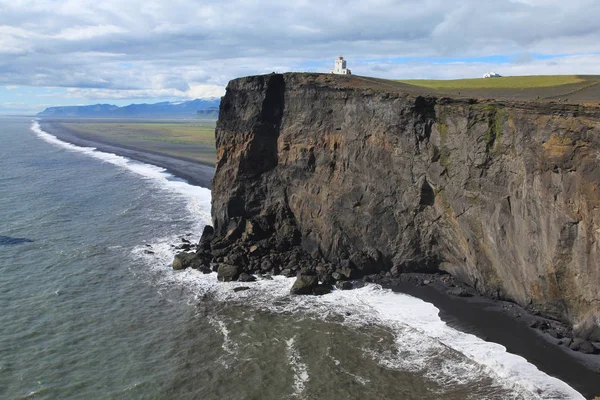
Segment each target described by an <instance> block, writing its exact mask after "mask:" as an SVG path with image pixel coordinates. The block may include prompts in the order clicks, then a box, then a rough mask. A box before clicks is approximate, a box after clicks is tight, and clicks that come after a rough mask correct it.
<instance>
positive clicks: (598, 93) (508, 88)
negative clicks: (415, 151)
mask: <svg viewBox="0 0 600 400" xmlns="http://www.w3.org/2000/svg"><path fill="white" fill-rule="evenodd" d="M394 82H397V83H398V84H404V85H409V86H411V87H413V88H421V89H423V90H430V91H432V92H433V93H437V94H442V95H448V96H459V97H472V98H488V99H496V100H551V101H556V100H561V101H570V102H578V103H598V102H600V76H599V75H535V76H507V77H501V78H487V79H486V78H477V79H456V80H425V79H409V80H394Z"/></svg>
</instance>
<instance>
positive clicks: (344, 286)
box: [335, 281, 354, 290]
mask: <svg viewBox="0 0 600 400" xmlns="http://www.w3.org/2000/svg"><path fill="white" fill-rule="evenodd" d="M335 287H337V288H338V289H340V290H351V289H352V288H353V287H354V285H352V282H349V281H341V282H338V283H337V284H336V285H335Z"/></svg>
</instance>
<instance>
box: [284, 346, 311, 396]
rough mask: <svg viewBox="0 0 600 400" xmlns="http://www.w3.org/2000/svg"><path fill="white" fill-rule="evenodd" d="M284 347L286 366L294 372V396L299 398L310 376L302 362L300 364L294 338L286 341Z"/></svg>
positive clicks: (300, 360) (300, 359)
mask: <svg viewBox="0 0 600 400" xmlns="http://www.w3.org/2000/svg"><path fill="white" fill-rule="evenodd" d="M285 345H286V353H287V357H288V364H289V365H290V367H291V368H292V371H293V372H294V396H295V397H300V396H302V393H304V390H305V389H306V383H307V382H308V380H309V379H310V375H308V367H307V366H306V364H305V363H304V362H302V358H301V357H300V353H299V352H298V349H297V348H296V338H295V337H293V338H290V339H288V340H286V342H285Z"/></svg>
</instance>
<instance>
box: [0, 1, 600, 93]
mask: <svg viewBox="0 0 600 400" xmlns="http://www.w3.org/2000/svg"><path fill="white" fill-rule="evenodd" d="M598 15H600V2H598V1H596V0H570V1H568V2H565V1H558V0H543V1H542V0H494V1H493V2H492V1H481V0H454V1H448V0H405V1H401V2H399V1H395V0H371V1H368V2H365V1H357V0H346V1H341V0H321V1H319V2H315V1H310V0H298V1H294V2H281V1H279V0H277V1H276V0H232V1H227V2H224V1H221V0H204V1H202V2H196V1H187V0H186V1H184V0H170V1H168V2H165V1H162V0H130V1H126V2H123V1H122V0H103V1H97V0H93V1H92V0H62V1H59V2H56V1H52V0H20V1H14V0H0V85H4V86H10V85H17V86H38V87H65V88H76V89H77V90H78V91H76V92H69V95H70V96H74V95H78V96H81V97H82V98H84V99H91V96H99V97H96V98H108V97H104V96H115V97H112V98H123V96H132V97H131V98H141V97H143V96H147V95H152V96H167V97H181V98H189V97H190V96H195V95H198V96H200V95H210V96H213V95H216V94H217V93H221V92H222V90H223V88H224V87H225V85H226V83H227V81H228V80H230V79H232V78H235V77H237V76H243V75H250V74H260V73H267V72H271V71H277V72H283V71H290V70H306V69H308V70H313V71H315V70H316V71H323V72H325V71H328V70H329V69H330V67H331V66H330V64H331V63H332V60H333V58H334V57H335V56H337V55H339V54H340V53H341V54H344V56H346V58H347V59H349V62H350V67H351V68H352V69H353V72H354V73H359V74H365V75H374V76H381V77H396V78H403V77H416V76H417V75H418V77H427V78H459V77H464V76H479V75H481V74H482V73H483V72H486V71H487V70H490V69H493V70H496V69H502V72H504V74H508V73H515V74H517V73H538V71H544V72H545V73H594V72H597V71H598V70H597V69H593V66H592V64H591V62H597V57H596V56H595V55H594V53H600V41H598V40H597V38H598V37H599V35H600V24H598V23H597V16H598ZM538 54H543V55H545V56H549V57H552V56H560V57H559V58H555V59H552V60H551V61H550V60H538V59H536V57H535V55H538ZM493 55H506V56H510V57H511V58H512V59H513V60H514V61H515V62H514V63H508V64H506V65H504V64H503V65H500V66H498V64H497V63H496V64H486V63H483V64H481V63H477V62H465V63H464V64H452V63H447V64H444V65H441V64H439V63H432V62H427V61H423V60H427V59H436V60H439V59H441V58H469V57H485V56H493ZM565 56H566V57H565ZM399 58H402V59H408V61H403V62H397V61H391V60H396V59H399ZM369 60H379V61H378V62H371V63H370V62H369ZM411 60H413V61H411ZM414 60H416V61H414ZM590 60H591V61H590ZM553 63H555V64H553ZM578 63H580V64H578ZM500 67H501V68H500ZM482 70H483V72H482ZM507 71H508V72H507Z"/></svg>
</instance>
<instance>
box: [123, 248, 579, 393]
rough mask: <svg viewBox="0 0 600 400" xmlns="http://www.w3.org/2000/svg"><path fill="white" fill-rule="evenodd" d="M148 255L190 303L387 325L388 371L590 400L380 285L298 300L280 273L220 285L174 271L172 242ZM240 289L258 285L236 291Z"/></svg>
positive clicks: (212, 278)
mask: <svg viewBox="0 0 600 400" xmlns="http://www.w3.org/2000/svg"><path fill="white" fill-rule="evenodd" d="M143 250H144V247H139V248H138V249H136V250H134V252H133V253H134V256H135V257H141V258H144V259H145V261H146V264H147V265H149V266H150V268H151V269H152V270H153V271H154V272H155V273H157V274H159V275H160V278H159V282H160V284H161V285H169V286H171V285H176V286H178V287H181V288H183V289H184V290H187V291H188V293H189V294H190V301H189V303H190V304H197V303H198V301H201V299H202V298H204V296H206V295H209V296H210V297H211V298H212V299H214V300H217V301H219V302H222V303H232V304H243V305H244V306H246V307H253V308H254V309H257V310H265V311H270V312H275V313H290V312H294V313H298V312H302V313H308V314H310V315H311V316H313V317H315V318H322V319H329V318H330V317H338V318H339V317H340V316H342V317H343V318H344V323H345V324H348V325H352V326H357V327H358V326H368V325H378V326H384V327H387V328H389V329H390V330H391V331H392V332H393V333H394V334H395V337H396V343H395V346H396V351H395V352H394V353H393V354H375V353H373V354H371V355H372V357H373V358H374V359H376V360H377V361H378V362H379V363H380V365H381V366H382V367H385V368H389V369H397V370H403V371H411V372H418V373H420V374H421V375H423V376H424V377H426V378H428V379H431V380H433V381H435V382H437V383H440V384H441V385H463V384H469V383H474V382H478V381H481V379H482V377H490V378H491V379H493V381H494V382H495V383H497V384H498V385H499V386H501V387H503V388H505V389H510V390H511V391H513V392H515V393H516V394H518V396H520V398H524V399H583V397H582V396H581V395H580V394H579V393H578V392H577V391H575V390H574V389H572V388H571V387H570V386H569V385H567V384H566V383H565V382H562V381H561V380H559V379H556V378H553V377H551V376H549V375H547V374H545V373H544V372H542V371H540V370H539V369H538V368H537V367H536V366H535V365H533V364H531V363H529V362H528V361H527V360H526V359H525V358H523V357H520V356H518V355H515V354H511V353H509V352H507V351H506V348H505V347H503V346H501V345H499V344H496V343H491V342H486V341H484V340H482V339H480V338H478V337H476V336H474V335H472V334H468V333H464V332H461V331H458V330H456V329H454V328H451V327H450V326H448V325H447V324H446V323H445V322H444V321H442V320H441V319H440V317H439V310H438V309H437V308H436V307H435V306H434V305H433V304H431V303H427V302H425V301H423V300H421V299H418V298H415V297H412V296H409V295H405V294H401V293H395V292H393V291H391V290H389V289H384V288H382V287H381V286H380V285H376V284H368V285H367V286H365V287H363V288H359V289H354V290H350V291H340V290H335V291H333V292H332V293H330V294H328V295H325V296H291V295H290V294H289V291H290V289H291V286H292V285H293V282H294V279H293V278H284V277H282V276H276V277H274V279H273V280H260V281H258V282H255V283H253V284H251V285H248V284H245V283H237V282H229V283H220V282H217V278H216V274H214V273H213V274H208V275H205V274H202V273H200V272H198V271H195V270H191V269H188V270H185V271H173V270H172V269H171V268H170V267H168V265H169V264H170V262H171V261H172V259H173V256H174V254H175V251H174V250H173V249H172V247H170V246H169V245H168V244H167V242H156V243H155V244H153V250H154V251H155V254H151V255H150V254H144V252H143ZM239 286H250V287H251V288H250V289H249V290H246V291H241V292H234V291H233V289H234V288H235V287H239ZM229 340H230V338H229ZM288 350H289V349H288ZM365 351H366V352H368V350H365ZM298 372H300V371H295V373H297V375H298V377H299V378H300V377H304V373H298ZM296 383H297V387H296V389H298V391H299V392H300V391H301V388H302V385H303V384H304V381H303V379H298V380H297V381H296Z"/></svg>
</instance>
